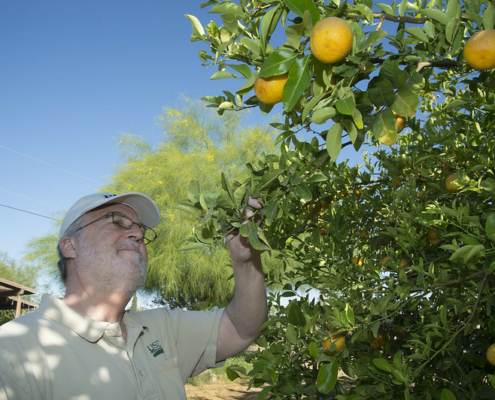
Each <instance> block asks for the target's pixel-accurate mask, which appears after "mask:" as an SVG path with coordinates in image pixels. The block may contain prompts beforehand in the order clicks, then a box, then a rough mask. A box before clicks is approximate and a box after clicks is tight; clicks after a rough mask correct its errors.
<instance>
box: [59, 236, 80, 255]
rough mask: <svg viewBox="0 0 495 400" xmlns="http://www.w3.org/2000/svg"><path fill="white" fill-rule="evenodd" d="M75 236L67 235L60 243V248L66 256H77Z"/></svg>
mask: <svg viewBox="0 0 495 400" xmlns="http://www.w3.org/2000/svg"><path fill="white" fill-rule="evenodd" d="M74 241H75V240H74V238H70V237H68V236H65V237H64V238H62V240H61V241H60V243H59V246H60V250H61V251H62V254H63V255H64V257H65V258H76V248H75V245H74Z"/></svg>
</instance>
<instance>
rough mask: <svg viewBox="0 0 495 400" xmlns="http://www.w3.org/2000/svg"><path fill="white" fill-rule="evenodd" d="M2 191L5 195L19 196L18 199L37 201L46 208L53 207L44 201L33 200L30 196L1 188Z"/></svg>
mask: <svg viewBox="0 0 495 400" xmlns="http://www.w3.org/2000/svg"><path fill="white" fill-rule="evenodd" d="M0 191H2V192H5V193H8V194H12V195H14V196H17V197H22V198H23V199H28V200H31V201H35V202H36V203H39V204H43V205H45V206H50V207H51V206H52V204H48V203H44V202H42V201H39V200H36V199H33V198H32V197H28V196H24V195H22V194H19V193H15V192H11V191H10V190H5V189H2V188H0Z"/></svg>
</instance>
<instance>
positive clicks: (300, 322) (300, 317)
mask: <svg viewBox="0 0 495 400" xmlns="http://www.w3.org/2000/svg"><path fill="white" fill-rule="evenodd" d="M287 310H288V311H287V318H288V319H289V322H290V323H291V324H293V325H295V326H302V327H304V326H305V325H306V318H304V314H303V312H302V310H301V306H300V305H299V304H297V301H296V300H293V301H291V302H290V303H289V306H288V307H287Z"/></svg>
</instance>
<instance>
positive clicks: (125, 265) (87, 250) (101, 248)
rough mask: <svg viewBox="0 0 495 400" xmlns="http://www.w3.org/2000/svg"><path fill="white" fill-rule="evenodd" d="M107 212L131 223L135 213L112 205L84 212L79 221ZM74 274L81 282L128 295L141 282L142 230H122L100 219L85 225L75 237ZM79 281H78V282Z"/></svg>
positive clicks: (144, 262) (143, 268)
mask: <svg viewBox="0 0 495 400" xmlns="http://www.w3.org/2000/svg"><path fill="white" fill-rule="evenodd" d="M110 212H119V213H121V214H124V215H126V216H127V217H129V218H130V219H131V220H132V221H133V222H140V221H139V218H138V215H137V213H136V212H135V211H134V210H133V209H132V208H130V207H128V206H126V205H123V204H112V205H108V206H105V207H102V208H99V209H97V210H94V211H91V212H88V213H87V214H86V217H85V218H84V221H83V224H87V223H89V222H91V221H94V220H96V219H98V218H99V217H101V216H103V215H105V214H108V213H110ZM76 240H77V242H76V243H77V244H76V257H75V263H74V264H75V273H76V274H77V277H78V278H79V280H80V281H81V280H82V279H83V280H84V282H87V283H88V282H89V283H90V284H92V285H93V286H95V287H97V288H101V289H105V290H109V289H114V290H117V291H123V292H128V293H129V295H132V293H134V292H135V291H136V290H137V289H138V288H139V287H141V286H142V285H143V283H144V280H145V277H146V268H147V263H148V253H147V250H146V245H145V244H144V242H143V233H142V231H141V229H140V228H139V227H138V226H137V225H136V224H134V225H132V228H131V229H128V230H127V229H123V228H120V227H118V226H116V225H114V224H113V223H112V218H111V217H108V218H103V219H102V220H100V221H97V222H95V223H93V224H91V225H88V226H87V227H85V228H84V229H83V230H82V231H81V234H80V235H79V236H78V237H77V239H76ZM81 283H82V282H81Z"/></svg>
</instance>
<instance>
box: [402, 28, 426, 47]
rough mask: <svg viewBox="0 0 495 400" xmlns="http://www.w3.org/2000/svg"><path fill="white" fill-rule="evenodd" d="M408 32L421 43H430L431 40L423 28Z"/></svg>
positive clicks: (412, 29) (408, 29) (410, 29)
mask: <svg viewBox="0 0 495 400" xmlns="http://www.w3.org/2000/svg"><path fill="white" fill-rule="evenodd" d="M406 32H407V33H409V34H410V35H411V36H414V37H415V38H416V39H418V40H420V41H421V42H424V43H429V42H430V40H429V39H428V36H426V34H425V31H424V29H422V28H416V27H413V28H407V29H406Z"/></svg>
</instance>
